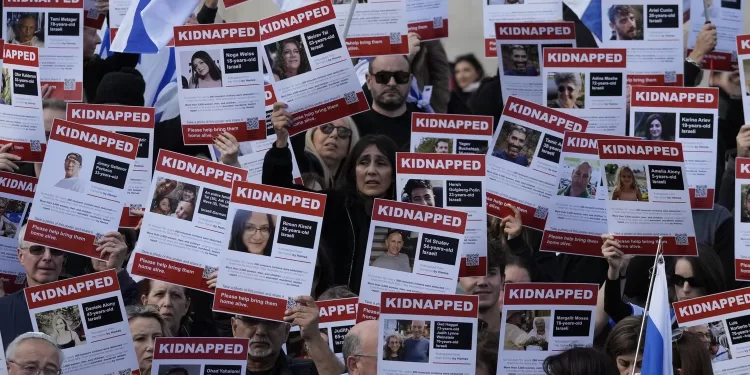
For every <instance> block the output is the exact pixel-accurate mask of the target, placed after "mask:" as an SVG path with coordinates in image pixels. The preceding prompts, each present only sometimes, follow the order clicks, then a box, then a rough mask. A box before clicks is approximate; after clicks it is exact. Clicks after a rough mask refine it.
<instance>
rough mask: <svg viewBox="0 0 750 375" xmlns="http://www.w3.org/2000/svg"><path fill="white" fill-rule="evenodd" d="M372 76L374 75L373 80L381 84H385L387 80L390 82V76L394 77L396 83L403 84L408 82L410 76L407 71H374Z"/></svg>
mask: <svg viewBox="0 0 750 375" xmlns="http://www.w3.org/2000/svg"><path fill="white" fill-rule="evenodd" d="M373 76H375V82H377V83H379V84H381V85H387V84H388V83H389V82H391V78H394V79H395V80H396V84H397V85H404V84H407V83H409V78H410V77H411V73H409V72H385V71H384V72H377V73H374V74H373Z"/></svg>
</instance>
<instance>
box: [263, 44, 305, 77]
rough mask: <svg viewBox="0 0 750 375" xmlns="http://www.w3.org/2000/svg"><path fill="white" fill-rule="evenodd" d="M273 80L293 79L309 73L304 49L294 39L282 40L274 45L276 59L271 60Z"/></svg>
mask: <svg viewBox="0 0 750 375" xmlns="http://www.w3.org/2000/svg"><path fill="white" fill-rule="evenodd" d="M271 70H273V78H274V79H275V80H276V81H280V80H283V79H287V78H290V77H294V76H296V75H298V74H302V73H307V72H309V71H310V61H308V60H307V54H306V53H305V47H304V46H303V45H302V43H300V41H299V40H297V39H295V38H289V39H284V40H282V41H280V42H278V43H277V44H276V58H275V59H274V60H273V66H272V67H271Z"/></svg>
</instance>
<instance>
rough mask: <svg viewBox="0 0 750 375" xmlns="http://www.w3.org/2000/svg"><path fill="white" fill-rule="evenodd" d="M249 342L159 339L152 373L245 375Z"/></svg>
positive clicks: (236, 340) (181, 338)
mask: <svg viewBox="0 0 750 375" xmlns="http://www.w3.org/2000/svg"><path fill="white" fill-rule="evenodd" d="M247 350H248V339H246V338H231V337H157V338H156V341H155V342H154V359H153V362H152V365H151V368H152V369H151V373H152V374H154V375H156V374H158V375H167V374H171V375H198V374H206V375H213V374H216V375H244V374H245V371H246V370H247Z"/></svg>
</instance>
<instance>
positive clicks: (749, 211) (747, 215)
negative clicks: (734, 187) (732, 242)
mask: <svg viewBox="0 0 750 375" xmlns="http://www.w3.org/2000/svg"><path fill="white" fill-rule="evenodd" d="M740 193H741V194H742V196H741V199H742V201H741V202H742V204H741V206H740V208H741V209H742V216H740V221H741V222H743V223H750V184H742V185H740Z"/></svg>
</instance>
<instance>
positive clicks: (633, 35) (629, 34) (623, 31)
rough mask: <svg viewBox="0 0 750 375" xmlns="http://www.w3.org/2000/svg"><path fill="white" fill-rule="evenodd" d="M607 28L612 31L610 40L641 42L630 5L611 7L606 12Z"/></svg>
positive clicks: (640, 35) (641, 37)
mask: <svg viewBox="0 0 750 375" xmlns="http://www.w3.org/2000/svg"><path fill="white" fill-rule="evenodd" d="M607 14H608V16H609V27H610V28H611V29H612V38H610V40H642V39H643V34H641V33H640V32H638V28H637V27H636V23H635V10H634V9H633V7H632V6H630V5H613V6H612V7H610V8H609V11H608V12H607Z"/></svg>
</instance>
